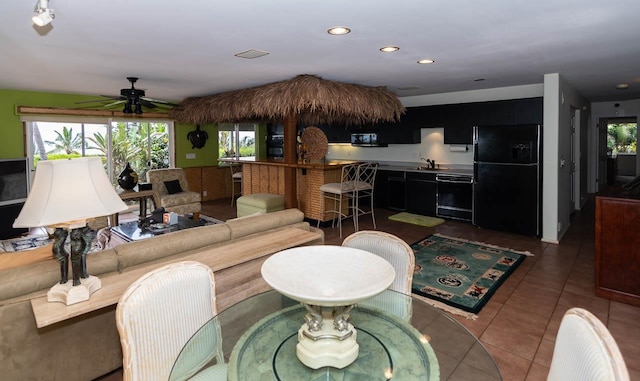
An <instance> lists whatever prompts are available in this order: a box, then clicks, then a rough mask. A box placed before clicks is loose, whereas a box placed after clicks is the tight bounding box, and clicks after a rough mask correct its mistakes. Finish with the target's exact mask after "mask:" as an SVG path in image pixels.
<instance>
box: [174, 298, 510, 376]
mask: <svg viewBox="0 0 640 381" xmlns="http://www.w3.org/2000/svg"><path fill="white" fill-rule="evenodd" d="M379 296H380V297H381V298H382V299H384V300H388V301H390V302H391V303H393V304H401V303H408V304H409V305H410V306H411V307H410V309H409V311H410V316H404V317H397V316H395V315H393V314H392V313H388V312H385V311H383V310H381V309H378V308H375V307H370V306H367V303H366V302H365V303H361V304H359V305H357V306H355V307H354V308H353V309H352V310H351V311H350V322H351V323H352V324H353V325H354V327H355V328H356V330H357V342H358V344H359V346H360V348H359V355H358V358H357V359H356V360H355V361H354V362H353V363H351V364H350V365H348V366H346V367H344V368H342V369H338V368H333V367H322V368H319V369H311V368H308V367H306V366H305V365H304V364H302V363H301V362H300V360H298V358H297V356H296V344H297V343H298V330H299V329H300V326H301V324H302V323H303V322H304V315H305V313H306V310H305V307H304V306H303V305H302V304H301V303H299V302H297V301H295V300H292V299H289V298H288V297H286V296H283V295H282V294H280V293H279V292H277V291H275V290H271V291H267V292H264V293H261V294H258V295H256V296H253V297H250V298H247V299H245V300H243V301H241V302H239V303H237V304H235V305H232V306H230V307H229V308H227V309H225V310H224V311H222V312H220V313H219V314H218V315H216V316H215V317H214V318H213V319H211V320H210V321H209V322H207V323H206V324H204V325H203V326H202V327H201V328H200V329H199V330H198V331H197V332H196V333H195V334H194V335H193V337H192V338H191V339H190V340H189V342H187V344H186V345H185V346H184V348H183V349H182V351H181V353H180V355H179V356H178V358H177V359H176V362H175V364H174V366H173V369H172V371H171V375H170V377H169V379H170V380H184V379H190V378H192V379H197V380H208V379H211V380H218V379H219V378H217V377H214V376H207V375H208V374H217V372H215V371H214V372H212V371H211V370H212V369H214V368H220V367H221V364H216V360H214V359H213V356H214V355H215V354H220V353H221V354H222V355H223V356H224V359H225V362H226V365H222V366H223V367H224V366H226V367H227V380H231V381H254V380H282V381H289V380H295V381H302V380H320V379H322V380H343V381H348V380H396V381H400V380H411V381H413V380H470V379H473V380H501V379H502V378H501V376H500V371H499V370H498V368H497V366H496V363H495V361H494V360H493V358H492V357H491V355H490V354H489V353H488V352H487V350H486V349H485V348H484V346H483V345H482V344H481V343H480V342H479V341H478V339H477V338H476V337H475V336H474V335H473V334H472V333H471V332H469V331H468V330H467V329H466V328H464V326H462V325H461V324H460V323H458V322H457V321H456V320H454V319H452V318H450V317H449V316H448V315H446V314H445V313H443V312H442V311H440V310H438V309H436V308H435V307H433V306H431V305H429V304H427V303H425V302H424V301H423V300H421V299H419V298H416V297H411V296H408V295H404V294H401V293H397V292H394V291H390V290H386V291H384V292H383V294H381V295H379Z"/></svg>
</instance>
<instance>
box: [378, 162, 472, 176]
mask: <svg viewBox="0 0 640 381" xmlns="http://www.w3.org/2000/svg"><path fill="white" fill-rule="evenodd" d="M378 169H379V170H384V171H399V172H424V173H442V174H447V175H466V176H473V166H471V165H462V164H437V163H436V168H428V167H427V165H426V163H410V162H409V163H408V162H386V163H380V166H379V167H378Z"/></svg>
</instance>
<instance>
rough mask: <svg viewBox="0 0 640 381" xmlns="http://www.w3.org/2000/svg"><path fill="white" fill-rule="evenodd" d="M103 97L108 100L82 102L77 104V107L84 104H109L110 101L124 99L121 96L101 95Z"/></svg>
mask: <svg viewBox="0 0 640 381" xmlns="http://www.w3.org/2000/svg"><path fill="white" fill-rule="evenodd" d="M100 96H101V97H104V98H107V99H94V100H91V101H81V102H76V104H77V105H79V104H83V103H96V102H107V101H109V100H122V99H123V98H122V97H121V96H119V95H100Z"/></svg>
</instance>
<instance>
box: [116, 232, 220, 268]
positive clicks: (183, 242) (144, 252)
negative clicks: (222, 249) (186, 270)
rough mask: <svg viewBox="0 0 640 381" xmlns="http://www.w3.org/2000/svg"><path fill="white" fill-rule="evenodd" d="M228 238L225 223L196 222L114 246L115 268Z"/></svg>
mask: <svg viewBox="0 0 640 381" xmlns="http://www.w3.org/2000/svg"><path fill="white" fill-rule="evenodd" d="M229 239H231V233H230V232H229V228H228V227H227V226H226V224H216V225H208V226H199V227H196V228H190V229H184V230H179V231H176V232H171V233H166V234H160V235H157V236H155V237H151V238H147V239H142V240H139V241H135V242H129V243H125V244H122V245H119V246H116V248H115V251H116V253H117V255H118V263H119V270H120V271H122V270H124V269H126V268H128V267H132V266H136V265H139V264H141V263H145V262H151V261H155V260H158V259H161V258H165V257H168V256H172V255H175V254H178V253H184V252H186V251H189V250H194V249H198V248H201V247H204V246H208V245H213V244H216V243H220V242H225V241H228V240H229Z"/></svg>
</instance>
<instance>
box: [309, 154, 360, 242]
mask: <svg viewBox="0 0 640 381" xmlns="http://www.w3.org/2000/svg"><path fill="white" fill-rule="evenodd" d="M357 176H358V164H347V165H345V166H343V167H342V172H341V175H340V182H339V183H327V184H323V185H321V186H320V192H322V197H323V198H324V203H326V202H327V201H333V209H331V210H327V208H326V206H325V208H324V213H323V217H324V216H325V215H326V214H327V213H332V214H333V221H332V223H331V227H334V226H335V224H336V219H337V220H338V222H337V223H338V228H339V229H340V238H342V220H343V219H344V218H348V217H352V218H353V227H354V229H356V230H357V227H358V222H357V221H356V217H357V213H354V212H353V211H354V207H355V204H354V202H355V189H356V181H357ZM343 202H346V203H347V206H346V209H347V210H346V213H345V212H344V211H343V206H342V203H343ZM317 226H318V227H320V219H318V225H317Z"/></svg>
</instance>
